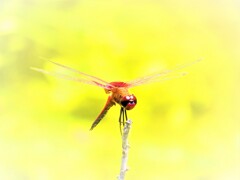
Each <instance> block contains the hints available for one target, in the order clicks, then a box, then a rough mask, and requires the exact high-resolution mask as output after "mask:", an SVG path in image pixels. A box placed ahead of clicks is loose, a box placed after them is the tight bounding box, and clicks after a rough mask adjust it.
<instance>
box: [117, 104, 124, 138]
mask: <svg viewBox="0 0 240 180" xmlns="http://www.w3.org/2000/svg"><path fill="white" fill-rule="evenodd" d="M122 114H123V107H121V109H120V116H119V120H118V121H119V128H120V133H121V135H122Z"/></svg>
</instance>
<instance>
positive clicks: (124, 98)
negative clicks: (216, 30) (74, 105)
mask: <svg viewBox="0 0 240 180" xmlns="http://www.w3.org/2000/svg"><path fill="white" fill-rule="evenodd" d="M48 61H49V62H50V63H52V64H54V65H56V66H58V67H60V68H63V69H64V70H67V71H69V72H73V73H76V74H78V76H71V75H67V74H63V73H58V72H50V71H47V70H44V69H40V68H35V67H32V68H31V69H33V70H35V71H38V72H41V73H44V74H49V75H53V76H57V77H60V78H64V79H67V80H72V81H77V82H80V83H84V84H89V85H93V86H97V87H100V88H102V89H104V91H105V93H106V94H109V96H108V99H107V102H106V104H105V106H104V107H103V109H102V111H101V112H100V114H99V115H98V116H97V118H96V119H95V121H94V122H93V123H92V125H91V128H90V130H93V129H94V128H95V127H96V126H97V125H98V124H99V122H100V121H101V120H102V119H103V118H104V117H105V115H106V114H107V112H108V111H109V109H110V108H111V107H112V106H114V105H116V104H118V105H120V116H119V120H118V121H119V126H120V132H121V133H122V126H124V124H125V122H126V120H127V119H128V117H127V110H132V109H133V108H134V107H135V106H136V105H137V98H136V96H135V95H134V94H131V93H130V92H129V88H133V87H136V86H140V85H143V84H148V83H152V82H159V81H163V80H168V79H172V78H176V77H180V76H184V75H185V74H186V73H185V72H180V73H175V72H177V71H178V70H181V69H183V68H185V67H187V66H189V65H192V64H194V63H196V62H199V61H200V60H197V61H193V62H190V63H188V64H184V65H181V66H176V67H175V68H173V69H170V70H164V71H162V72H158V73H154V74H151V75H148V76H144V77H140V78H137V79H135V80H132V81H128V82H122V81H113V82H107V81H105V80H102V79H100V78H98V77H96V76H92V75H89V74H86V73H84V72H81V71H78V70H76V69H73V68H71V67H68V66H66V65H63V64H60V63H57V62H54V61H51V60H48Z"/></svg>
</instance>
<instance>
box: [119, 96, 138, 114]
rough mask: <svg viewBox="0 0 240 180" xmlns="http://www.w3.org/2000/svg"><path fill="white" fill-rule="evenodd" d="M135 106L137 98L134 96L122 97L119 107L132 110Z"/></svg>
mask: <svg viewBox="0 0 240 180" xmlns="http://www.w3.org/2000/svg"><path fill="white" fill-rule="evenodd" d="M136 104H137V98H136V97H135V96H134V95H128V96H124V97H123V98H122V100H121V105H122V106H123V107H124V108H125V109H127V110H130V109H133V108H134V107H135V106H136Z"/></svg>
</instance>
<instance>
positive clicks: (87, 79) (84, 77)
mask: <svg viewBox="0 0 240 180" xmlns="http://www.w3.org/2000/svg"><path fill="white" fill-rule="evenodd" d="M47 61H49V62H51V63H53V64H55V65H57V66H59V67H61V68H64V69H66V70H68V71H70V72H74V73H77V74H78V75H80V76H79V77H74V76H70V75H66V74H62V73H58V72H49V71H46V70H43V69H39V68H34V67H33V68H31V69H33V70H35V71H38V72H41V73H44V74H49V75H52V76H56V77H60V78H63V79H67V80H72V81H77V82H81V83H85V84H90V85H95V86H99V87H102V88H104V89H109V90H110V89H111V88H112V87H114V86H113V85H112V84H110V83H108V82H106V81H104V80H102V79H100V78H97V77H94V76H92V75H88V74H86V73H83V72H80V71H78V70H76V69H73V68H70V67H68V66H65V65H62V64H59V63H56V62H53V61H50V60H47Z"/></svg>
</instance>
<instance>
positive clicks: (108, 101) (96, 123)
mask: <svg viewBox="0 0 240 180" xmlns="http://www.w3.org/2000/svg"><path fill="white" fill-rule="evenodd" d="M113 105H115V102H113V101H112V97H111V96H109V97H108V100H107V102H106V104H105V106H104V108H103V110H102V111H101V113H100V114H99V115H98V117H97V119H96V120H95V121H94V122H93V124H92V126H91V128H90V130H93V128H95V127H96V126H97V125H98V123H99V122H100V121H101V120H102V119H103V118H104V116H105V115H106V114H107V112H108V110H109V109H110V108H111V107H112V106H113Z"/></svg>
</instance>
